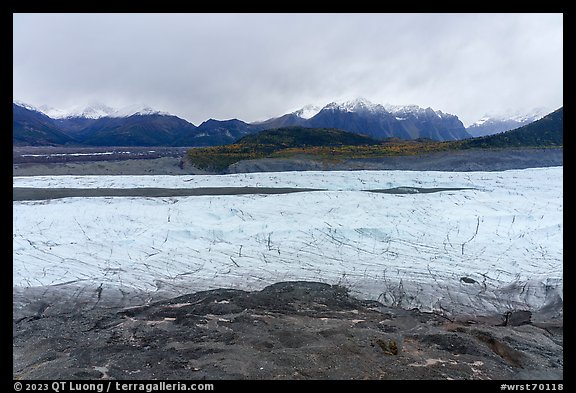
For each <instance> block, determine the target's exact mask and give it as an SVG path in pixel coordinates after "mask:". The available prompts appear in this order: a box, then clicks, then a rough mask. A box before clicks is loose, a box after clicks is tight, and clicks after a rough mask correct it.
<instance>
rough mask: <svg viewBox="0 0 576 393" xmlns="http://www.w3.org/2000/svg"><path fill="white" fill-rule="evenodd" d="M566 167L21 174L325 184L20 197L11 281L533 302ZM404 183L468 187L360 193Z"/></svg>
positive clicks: (210, 183)
mask: <svg viewBox="0 0 576 393" xmlns="http://www.w3.org/2000/svg"><path fill="white" fill-rule="evenodd" d="M562 176H563V168H562V167H552V168H536V169H523V170H511V171H503V172H417V171H346V172H286V173H250V174H236V175H223V176H192V175H188V176H38V177H14V180H13V186H14V187H79V188H83V187H85V188H95V187H103V188H106V187H120V188H131V187H166V188H183V187H220V186H221V187H241V186H253V187H254V186H259V187H313V188H321V189H324V190H326V191H319V192H303V193H296V194H283V195H262V194H256V195H241V196H194V197H167V198H166V197H165V198H142V197H99V198H64V199H54V200H44V201H25V202H13V212H14V214H13V284H14V286H17V287H30V286H45V285H57V284H62V283H67V282H78V283H91V284H97V285H100V284H102V285H103V287H104V288H106V287H115V288H121V289H124V290H130V289H142V290H147V291H166V292H168V293H172V294H182V293H187V292H194V291H198V290H205V289H213V288H219V287H231V288H237V289H246V290H257V289H262V288H263V287H264V286H266V285H268V284H271V283H273V282H277V281H286V280H315V281H322V282H326V283H330V284H342V285H345V286H347V287H349V288H350V290H351V293H352V294H353V295H355V296H358V297H362V298H366V299H375V300H379V301H381V302H383V303H386V304H390V305H399V306H402V307H407V308H412V307H418V308H420V309H422V310H424V311H440V312H444V313H446V314H453V313H478V314H488V313H494V312H497V313H502V312H505V311H507V310H511V309H530V310H538V309H541V308H542V307H546V306H550V305H551V304H558V302H560V303H561V299H562V297H563V279H562V277H563V265H562V260H563V198H562V187H563V182H562ZM402 186H406V187H423V188H427V187H468V188H472V189H466V190H451V191H443V192H437V193H427V194H423V193H416V194H399V195H394V194H378V193H371V192H366V191H362V190H368V189H383V188H393V187H402Z"/></svg>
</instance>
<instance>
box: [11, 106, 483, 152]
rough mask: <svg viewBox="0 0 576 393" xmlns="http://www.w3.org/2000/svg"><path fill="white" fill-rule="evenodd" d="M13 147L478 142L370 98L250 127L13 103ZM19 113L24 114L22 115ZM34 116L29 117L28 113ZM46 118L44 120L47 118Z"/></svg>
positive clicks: (439, 115)
mask: <svg viewBox="0 0 576 393" xmlns="http://www.w3.org/2000/svg"><path fill="white" fill-rule="evenodd" d="M13 106H14V111H15V112H16V111H18V114H17V116H16V113H15V116H14V122H13V144H14V145H26V144H29V145H45V144H48V145H50V144H54V145H62V144H78V145H85V146H119V145H129V146H136V145H142V146H152V145H159V146H197V147H207V146H219V145H226V144H230V143H234V142H235V141H237V140H238V139H240V138H242V137H244V136H246V135H250V134H254V133H258V132H261V131H263V130H266V129H274V128H280V127H291V126H298V127H308V128H335V129H340V130H343V131H348V132H352V133H355V134H363V135H368V136H370V137H371V138H374V139H378V140H386V139H388V138H400V139H403V140H414V139H421V138H425V139H431V140H436V141H449V140H463V139H468V138H471V137H472V136H471V135H470V134H469V133H468V132H467V131H466V128H465V127H464V125H463V124H462V122H461V121H460V119H459V118H458V116H456V115H453V114H449V113H445V112H443V111H441V110H434V109H432V108H430V107H428V108H422V107H419V106H417V105H391V104H384V105H382V104H375V103H372V102H370V101H368V100H367V99H364V98H357V99H354V100H349V101H343V102H331V103H328V104H327V105H325V106H324V107H319V106H314V105H306V106H304V107H302V108H300V109H298V110H296V111H293V112H290V113H287V114H284V115H281V116H278V117H274V118H270V119H268V120H264V121H259V122H252V123H247V122H244V121H242V120H239V119H229V120H216V119H208V120H206V121H204V122H203V123H201V124H200V125H199V126H195V125H194V124H193V123H190V122H188V121H187V120H185V119H182V118H179V117H178V116H175V115H171V114H169V113H166V112H162V111H157V110H154V109H152V108H151V107H149V106H146V105H132V106H129V107H125V108H123V109H113V108H111V107H109V106H106V105H103V104H96V105H93V106H91V107H88V108H83V109H82V110H79V111H77V112H73V113H72V112H70V113H68V114H67V115H65V114H64V112H62V111H60V112H58V111H57V110H54V109H53V108H52V110H54V111H56V112H57V113H59V114H58V115H57V116H56V117H55V118H52V117H50V116H48V115H46V114H45V113H43V112H42V111H41V110H40V109H39V107H34V106H32V105H27V104H24V103H21V102H17V101H14V102H13ZM17 107H18V109H16V108H17ZM26 111H29V112H26ZM41 115H43V116H41Z"/></svg>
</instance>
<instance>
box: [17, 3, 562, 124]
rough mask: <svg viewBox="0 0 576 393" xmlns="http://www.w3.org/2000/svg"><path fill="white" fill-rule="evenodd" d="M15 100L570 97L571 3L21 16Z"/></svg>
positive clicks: (153, 102) (203, 111) (233, 111)
mask: <svg viewBox="0 0 576 393" xmlns="http://www.w3.org/2000/svg"><path fill="white" fill-rule="evenodd" d="M13 20H14V27H13V33H14V34H13V43H14V49H13V55H14V56H13V86H14V92H13V93H14V99H16V100H21V101H24V102H27V103H30V104H33V105H43V104H46V105H50V106H53V107H57V108H67V107H71V106H76V105H85V104H88V103H90V102H95V101H99V102H103V103H106V104H108V105H111V106H117V107H120V106H126V105H130V104H135V103H145V104H148V105H150V106H152V107H154V108H156V109H159V110H164V111H168V112H170V113H173V114H176V115H178V116H180V117H183V118H185V119H187V120H189V121H192V122H193V123H194V124H196V125H198V124H200V123H201V122H202V121H204V120H207V119H208V118H210V117H212V118H216V119H229V118H239V119H242V120H245V121H256V120H263V119H266V118H269V117H272V116H276V115H280V114H283V113H286V112H288V111H293V110H296V109H298V108H299V107H302V106H304V105H306V104H310V103H312V104H319V105H324V104H327V103H329V102H331V101H335V100H344V99H350V98H355V97H365V98H367V99H369V100H371V101H373V102H377V103H382V104H384V103H391V104H417V105H420V106H424V107H427V106H430V107H432V108H434V109H440V110H443V111H445V112H450V113H453V114H456V115H458V116H459V117H460V119H461V120H462V121H463V122H464V123H465V124H467V123H470V122H473V121H475V120H477V119H479V118H480V117H481V116H483V115H484V114H486V113H501V112H505V111H520V112H523V111H529V110H531V109H533V108H536V107H544V108H547V109H550V110H554V109H557V108H558V107H560V106H562V105H563V101H562V99H563V98H562V97H563V15H562V14H14V16H13Z"/></svg>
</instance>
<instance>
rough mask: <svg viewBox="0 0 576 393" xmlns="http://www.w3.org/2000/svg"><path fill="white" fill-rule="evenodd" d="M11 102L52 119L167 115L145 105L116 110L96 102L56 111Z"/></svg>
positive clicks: (15, 101) (51, 108) (47, 107)
mask: <svg viewBox="0 0 576 393" xmlns="http://www.w3.org/2000/svg"><path fill="white" fill-rule="evenodd" d="M13 102H14V103H15V104H16V105H19V106H22V107H24V108H26V109H29V110H33V111H36V112H41V113H43V114H45V115H46V116H48V117H51V118H52V119H66V118H75V117H83V118H87V119H100V118H102V117H130V116H133V115H169V113H167V112H162V111H158V110H155V109H153V108H152V107H150V106H148V105H145V104H136V105H129V106H126V107H122V108H120V109H116V108H113V107H111V106H108V105H105V104H102V103H100V102H96V103H92V104H90V105H87V106H81V105H77V106H74V107H71V108H68V109H57V108H53V107H51V106H48V105H42V106H38V107H36V106H33V105H29V104H26V103H24V102H21V101H17V100H14V101H13Z"/></svg>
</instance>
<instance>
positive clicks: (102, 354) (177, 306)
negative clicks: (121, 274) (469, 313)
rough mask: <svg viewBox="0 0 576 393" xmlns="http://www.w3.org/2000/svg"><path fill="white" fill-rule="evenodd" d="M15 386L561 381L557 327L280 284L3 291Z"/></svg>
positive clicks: (516, 316)
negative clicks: (166, 291) (9, 304)
mask: <svg viewBox="0 0 576 393" xmlns="http://www.w3.org/2000/svg"><path fill="white" fill-rule="evenodd" d="M13 361H14V362H13V377H14V379H94V380H100V379H120V380H129V379H138V380H142V379H144V380H152V379H159V380H166V379H181V380H188V379H194V380H199V379H211V380H214V379H323V380H326V379H413V380H417V379H507V380H510V379H527V380H528V379H540V380H541V379H556V380H558V379H562V378H563V322H562V320H561V319H554V320H549V321H542V320H540V319H539V320H538V321H537V322H535V321H533V320H532V315H531V313H530V312H529V311H526V310H511V311H510V312H508V313H506V314H504V315H492V316H479V317H474V318H471V317H462V318H458V317H451V318H448V317H446V316H442V315H438V314H432V313H423V312H420V311H418V310H416V309H414V310H403V309H398V308H391V307H386V306H383V305H382V304H380V303H378V302H375V301H365V300H358V299H355V298H353V297H350V296H349V295H348V292H347V290H346V289H345V288H344V287H341V286H337V285H328V284H324V283H318V282H303V281H296V282H294V281H293V282H280V283H276V284H273V285H270V286H268V287H266V288H264V289H263V290H261V291H256V292H246V291H241V290H232V289H216V290H210V291H203V292H197V293H191V294H187V295H183V296H178V297H175V298H164V299H158V298H156V299H151V298H150V296H149V294H134V293H132V294H127V293H117V294H116V295H114V296H111V295H109V294H106V296H104V293H103V292H102V288H101V287H100V288H96V287H94V288H87V287H83V288H79V287H71V286H67V285H62V286H59V287H44V288H27V289H24V288H14V313H13Z"/></svg>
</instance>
